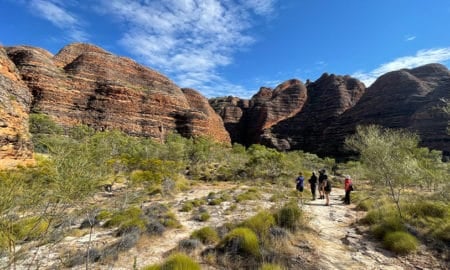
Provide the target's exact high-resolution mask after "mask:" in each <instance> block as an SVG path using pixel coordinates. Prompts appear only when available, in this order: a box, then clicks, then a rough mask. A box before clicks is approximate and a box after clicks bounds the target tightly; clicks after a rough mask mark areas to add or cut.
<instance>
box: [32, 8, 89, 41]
mask: <svg viewBox="0 0 450 270" xmlns="http://www.w3.org/2000/svg"><path fill="white" fill-rule="evenodd" d="M63 3H67V1H65V2H63V1H56V0H31V1H30V2H29V8H30V9H31V10H32V12H33V14H34V15H36V16H39V17H41V18H44V19H46V20H48V21H50V22H51V23H52V24H53V25H55V26H56V27H58V28H60V29H62V30H64V31H66V32H67V35H68V37H69V38H70V40H71V41H86V40H87V39H88V35H87V33H86V32H84V31H83V29H82V27H81V25H80V19H79V18H78V17H76V16H75V15H73V14H71V13H70V12H69V11H67V10H66V9H65V8H64V6H63Z"/></svg>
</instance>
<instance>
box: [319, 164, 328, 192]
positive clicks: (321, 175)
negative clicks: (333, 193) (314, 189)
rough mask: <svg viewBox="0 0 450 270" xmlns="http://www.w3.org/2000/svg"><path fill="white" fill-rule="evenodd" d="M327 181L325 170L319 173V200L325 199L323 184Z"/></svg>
mask: <svg viewBox="0 0 450 270" xmlns="http://www.w3.org/2000/svg"><path fill="white" fill-rule="evenodd" d="M327 179H328V175H327V173H326V170H325V169H321V170H320V171H319V195H320V198H319V199H325V191H324V188H325V186H324V182H325V181H326V180H327Z"/></svg>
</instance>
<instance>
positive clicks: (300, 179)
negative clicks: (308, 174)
mask: <svg viewBox="0 0 450 270" xmlns="http://www.w3.org/2000/svg"><path fill="white" fill-rule="evenodd" d="M304 181H305V177H303V173H302V172H299V173H298V177H297V179H296V180H295V182H296V185H295V188H296V189H297V190H298V191H300V202H301V203H303V201H302V199H303V182H304Z"/></svg>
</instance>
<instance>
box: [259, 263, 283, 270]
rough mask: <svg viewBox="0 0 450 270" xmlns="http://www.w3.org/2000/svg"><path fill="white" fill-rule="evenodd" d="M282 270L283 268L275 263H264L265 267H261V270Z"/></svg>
mask: <svg viewBox="0 0 450 270" xmlns="http://www.w3.org/2000/svg"><path fill="white" fill-rule="evenodd" d="M282 269H283V268H281V266H279V265H278V264H273V263H264V264H263V265H261V268H260V270H282Z"/></svg>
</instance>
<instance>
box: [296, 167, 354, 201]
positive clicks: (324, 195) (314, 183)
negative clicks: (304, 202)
mask: <svg viewBox="0 0 450 270" xmlns="http://www.w3.org/2000/svg"><path fill="white" fill-rule="evenodd" d="M304 181H305V178H304V176H303V173H302V172H300V173H299V175H298V177H297V179H296V183H297V185H296V188H297V190H298V191H300V192H303V188H304ZM308 182H309V185H310V187H311V194H312V199H313V200H315V199H316V190H317V189H318V190H319V199H325V205H326V206H328V205H330V193H331V181H330V180H329V179H328V175H327V172H326V170H325V169H321V170H319V176H317V175H316V172H315V171H313V172H312V175H311V177H310V178H309V180H308ZM344 189H345V197H344V203H345V204H350V192H351V191H352V190H353V184H352V179H351V178H350V176H349V175H346V176H345V180H344Z"/></svg>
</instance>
